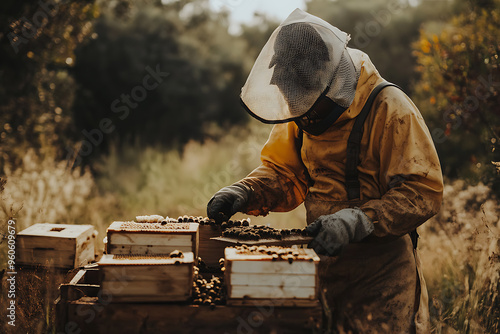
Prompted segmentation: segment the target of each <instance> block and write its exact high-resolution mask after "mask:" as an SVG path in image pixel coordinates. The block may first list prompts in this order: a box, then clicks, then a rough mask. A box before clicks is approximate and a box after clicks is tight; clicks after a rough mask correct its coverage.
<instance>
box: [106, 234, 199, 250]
mask: <svg viewBox="0 0 500 334" xmlns="http://www.w3.org/2000/svg"><path fill="white" fill-rule="evenodd" d="M192 244H193V241H192V237H191V236H190V235H189V234H166V233H129V232H108V247H109V246H111V245H155V246H167V245H170V246H178V247H180V246H189V247H191V246H192Z"/></svg>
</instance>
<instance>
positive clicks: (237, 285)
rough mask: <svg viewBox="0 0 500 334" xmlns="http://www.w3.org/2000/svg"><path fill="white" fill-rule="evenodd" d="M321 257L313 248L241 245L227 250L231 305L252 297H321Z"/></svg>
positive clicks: (303, 299)
mask: <svg viewBox="0 0 500 334" xmlns="http://www.w3.org/2000/svg"><path fill="white" fill-rule="evenodd" d="M318 263H319V257H318V256H317V255H316V253H315V252H314V251H313V250H312V249H299V248H297V249H295V248H288V247H278V246H269V247H266V246H250V247H248V246H245V245H244V246H238V247H228V248H226V250H225V267H226V269H225V282H226V285H227V297H228V304H238V303H244V302H245V301H250V300H253V301H255V300H273V301H276V300H281V301H282V302H283V304H286V303H287V301H290V302H291V303H292V304H295V305H297V304H299V303H300V302H305V303H307V302H308V301H315V300H316V299H317V298H318Z"/></svg>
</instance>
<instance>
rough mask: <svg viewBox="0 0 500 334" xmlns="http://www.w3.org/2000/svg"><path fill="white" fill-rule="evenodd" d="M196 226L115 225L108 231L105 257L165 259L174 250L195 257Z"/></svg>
mask: <svg viewBox="0 0 500 334" xmlns="http://www.w3.org/2000/svg"><path fill="white" fill-rule="evenodd" d="M198 244H199V225H198V224H197V223H173V222H166V221H164V222H158V223H137V222H133V221H127V222H114V223H112V224H111V225H110V226H109V227H108V229H107V245H106V253H108V254H121V255H127V254H134V255H164V254H169V253H170V252H172V251H174V250H180V251H182V252H185V253H187V252H193V253H194V256H195V257H196V256H198Z"/></svg>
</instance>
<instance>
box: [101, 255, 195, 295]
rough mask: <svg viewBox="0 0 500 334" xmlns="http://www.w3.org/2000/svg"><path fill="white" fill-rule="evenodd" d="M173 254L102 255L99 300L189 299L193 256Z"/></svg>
mask: <svg viewBox="0 0 500 334" xmlns="http://www.w3.org/2000/svg"><path fill="white" fill-rule="evenodd" d="M174 254H175V256H174ZM174 254H172V255H171V256H154V255H150V256H134V255H109V254H108V255H104V256H103V257H102V259H101V261H99V268H100V276H101V295H102V298H105V299H106V301H107V302H113V303H114V302H170V301H185V300H187V299H189V297H190V296H191V288H192V285H193V267H194V256H193V253H192V252H188V253H184V254H182V253H179V252H175V253H174Z"/></svg>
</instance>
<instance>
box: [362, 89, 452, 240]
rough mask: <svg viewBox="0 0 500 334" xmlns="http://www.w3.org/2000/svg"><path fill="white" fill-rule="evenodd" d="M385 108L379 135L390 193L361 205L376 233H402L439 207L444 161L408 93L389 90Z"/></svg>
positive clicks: (383, 181)
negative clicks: (442, 161)
mask: <svg viewBox="0 0 500 334" xmlns="http://www.w3.org/2000/svg"><path fill="white" fill-rule="evenodd" d="M390 92H392V93H391V94H389V93H390ZM379 108H386V111H387V114H386V118H385V122H384V124H383V125H382V126H379V127H377V128H380V129H381V130H380V131H377V132H380V133H377V136H376V137H378V138H380V142H379V143H378V146H379V147H378V151H379V154H380V174H379V182H380V185H381V188H382V190H383V193H384V195H382V197H381V198H380V199H374V200H370V201H368V202H366V203H365V204H364V205H362V206H361V207H360V209H361V210H363V211H364V212H365V214H366V215H367V216H369V217H370V218H371V219H372V221H373V222H374V225H375V230H374V232H373V234H374V235H375V236H376V237H386V236H401V235H404V234H406V233H408V232H410V231H412V230H413V229H415V228H417V227H418V226H419V225H421V224H423V223H424V222H425V221H426V220H427V219H429V218H430V217H432V216H434V215H435V214H436V213H437V212H438V211H439V208H440V206H441V201H442V196H443V177H442V173H441V165H440V163H439V159H438V155H437V152H436V149H435V147H434V144H433V142H432V137H431V135H430V133H429V130H428V128H427V126H426V125H425V122H424V119H423V118H422V115H421V114H420V112H419V111H418V109H417V107H416V106H415V105H414V104H413V102H412V101H411V100H410V99H409V98H408V97H407V96H406V95H405V94H404V93H402V92H401V91H400V90H398V89H396V88H388V89H387V95H386V98H385V99H384V100H383V101H382V103H381V105H380V106H379ZM379 110H380V109H379Z"/></svg>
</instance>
